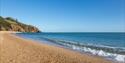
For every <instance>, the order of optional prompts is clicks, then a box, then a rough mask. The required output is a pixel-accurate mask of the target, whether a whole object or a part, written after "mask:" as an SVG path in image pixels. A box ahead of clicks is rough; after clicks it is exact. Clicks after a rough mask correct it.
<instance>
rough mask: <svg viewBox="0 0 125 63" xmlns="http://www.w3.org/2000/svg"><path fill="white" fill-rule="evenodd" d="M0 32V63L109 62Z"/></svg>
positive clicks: (109, 62) (108, 62)
mask: <svg viewBox="0 0 125 63" xmlns="http://www.w3.org/2000/svg"><path fill="white" fill-rule="evenodd" d="M11 33H14V32H4V31H3V32H0V63H111V61H108V60H105V59H103V58H101V57H96V56H90V55H87V54H80V53H78V52H75V51H71V50H68V49H64V48H60V47H56V46H51V45H47V44H42V43H38V42H34V41H32V40H27V39H23V38H20V37H17V36H15V35H14V34H11Z"/></svg>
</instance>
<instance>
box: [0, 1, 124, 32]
mask: <svg viewBox="0 0 125 63" xmlns="http://www.w3.org/2000/svg"><path fill="white" fill-rule="evenodd" d="M0 16H3V17H13V18H15V19H18V20H19V21H20V22H23V23H26V24H30V25H34V26H36V27H38V28H39V29H40V30H41V31H43V32H125V0H0Z"/></svg>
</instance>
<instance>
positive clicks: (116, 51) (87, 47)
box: [42, 37, 125, 62]
mask: <svg viewBox="0 0 125 63" xmlns="http://www.w3.org/2000/svg"><path fill="white" fill-rule="evenodd" d="M42 38H43V39H46V40H48V41H50V42H53V43H56V44H58V45H62V46H65V47H68V48H71V49H73V50H77V51H81V52H87V53H91V54H93V55H98V56H103V57H106V58H110V59H113V60H116V61H119V62H125V49H124V48H118V47H110V46H104V45H93V44H83V43H80V42H73V41H67V40H59V39H50V38H46V37H42Z"/></svg>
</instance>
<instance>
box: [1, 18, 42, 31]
mask: <svg viewBox="0 0 125 63" xmlns="http://www.w3.org/2000/svg"><path fill="white" fill-rule="evenodd" d="M0 31H17V32H40V30H39V29H38V28H36V27H34V26H32V25H27V24H24V23H21V22H19V21H18V20H17V19H13V18H11V17H6V18H3V17H2V16H0Z"/></svg>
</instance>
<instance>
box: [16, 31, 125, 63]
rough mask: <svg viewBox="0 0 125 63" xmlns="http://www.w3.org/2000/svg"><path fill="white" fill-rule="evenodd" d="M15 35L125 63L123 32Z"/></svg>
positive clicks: (124, 36) (124, 38)
mask: <svg viewBox="0 0 125 63" xmlns="http://www.w3.org/2000/svg"><path fill="white" fill-rule="evenodd" d="M16 35H18V36H20V37H23V38H27V39H31V40H37V41H39V42H46V44H51V45H58V46H61V47H65V48H69V49H71V50H75V51H79V52H83V53H88V54H92V55H98V56H102V57H105V58H107V59H109V60H113V61H117V62H123V63H125V32H41V33H17V34H16Z"/></svg>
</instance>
